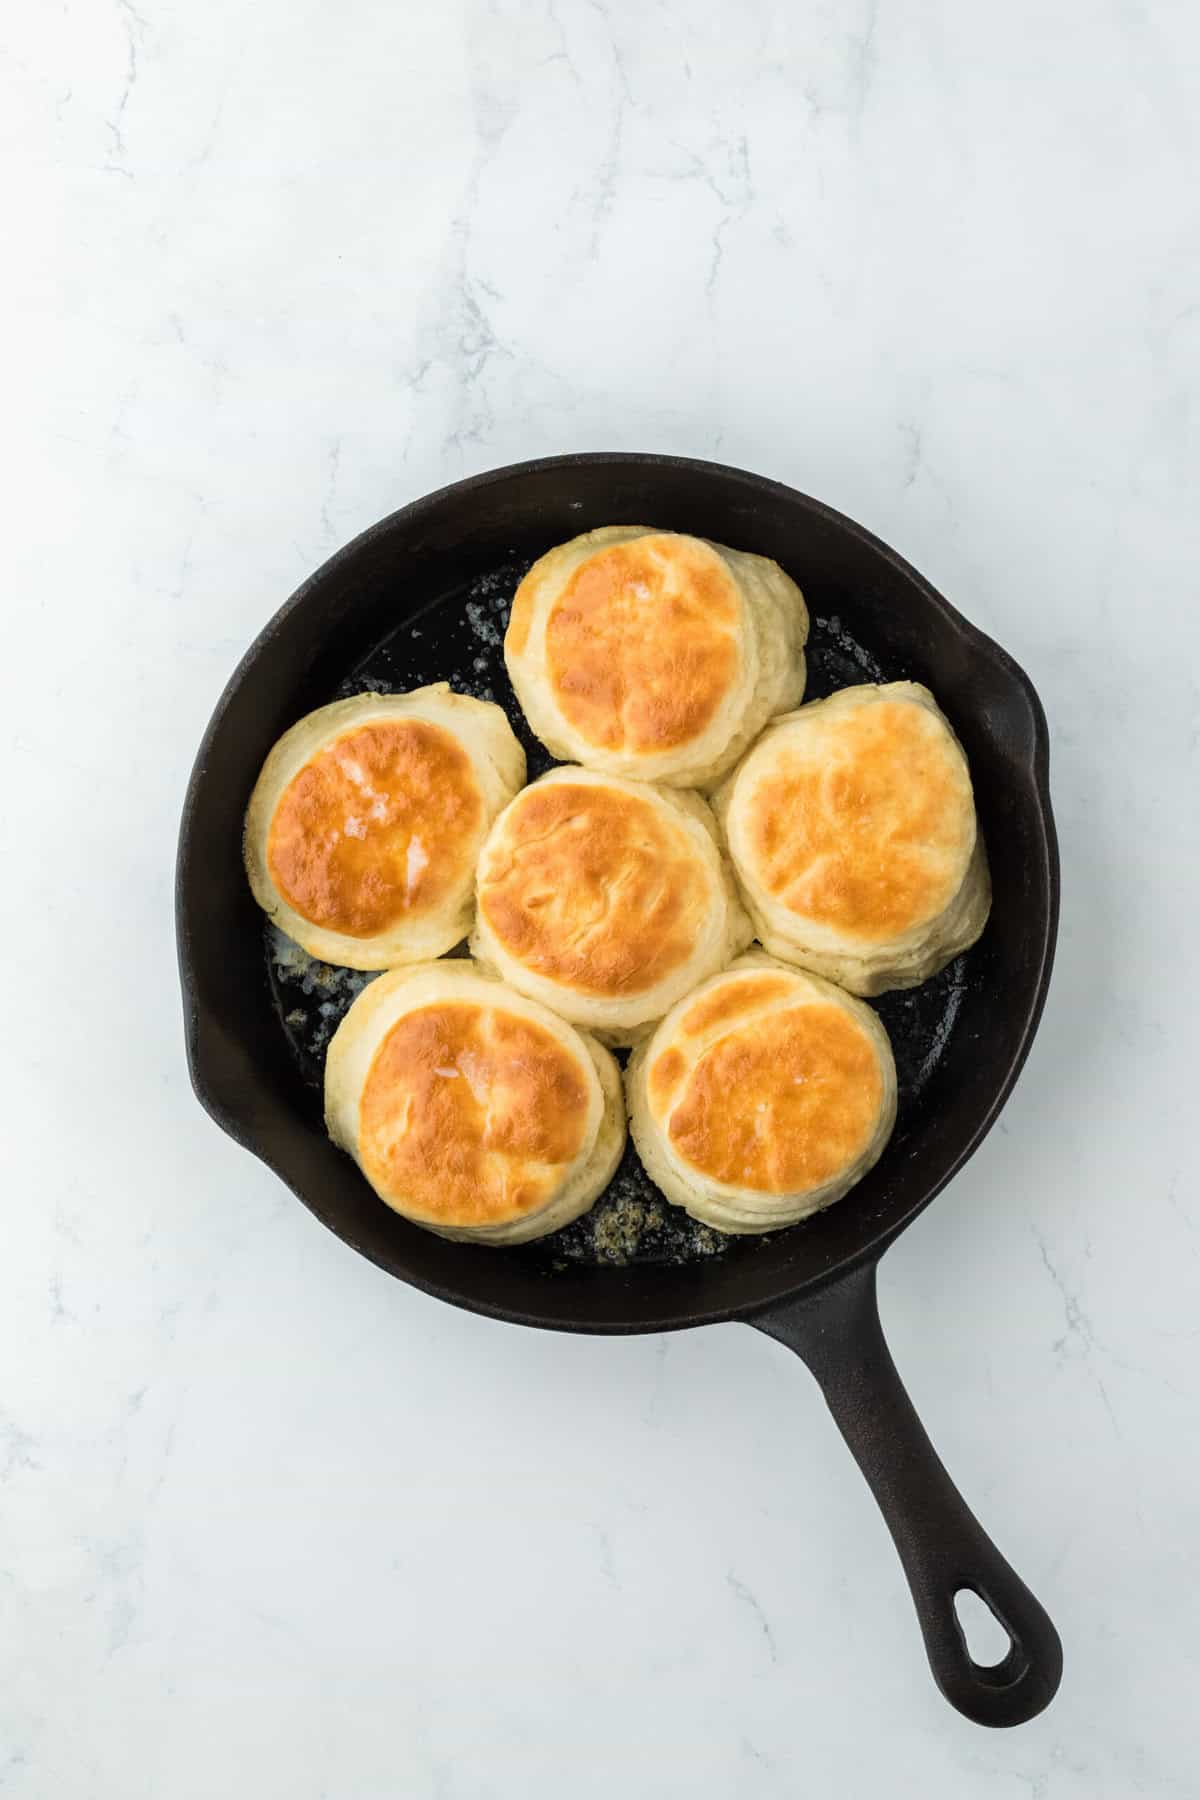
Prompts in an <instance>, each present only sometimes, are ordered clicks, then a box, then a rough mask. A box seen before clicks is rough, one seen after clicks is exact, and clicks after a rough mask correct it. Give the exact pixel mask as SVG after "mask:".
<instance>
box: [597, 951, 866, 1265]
mask: <svg viewBox="0 0 1200 1800" xmlns="http://www.w3.org/2000/svg"><path fill="white" fill-rule="evenodd" d="M626 1089H627V1096H628V1105H629V1114H630V1129H631V1131H632V1134H633V1140H634V1143H635V1144H636V1146H637V1150H638V1154H639V1155H640V1156H641V1159H642V1162H643V1163H644V1164H645V1166H646V1169H647V1172H648V1173H649V1175H650V1176H651V1179H652V1180H653V1181H655V1182H656V1183H657V1185H658V1186H659V1188H661V1190H662V1192H663V1193H664V1194H665V1195H666V1197H667V1199H668V1200H670V1201H672V1202H673V1203H674V1204H675V1205H676V1206H682V1207H683V1208H685V1210H686V1211H687V1212H689V1213H690V1214H691V1215H692V1216H693V1218H697V1219H701V1220H703V1221H704V1222H705V1223H706V1224H709V1225H715V1226H716V1227H718V1229H720V1230H722V1231H729V1232H740V1233H750V1232H762V1231H774V1230H777V1229H779V1228H780V1227H782V1226H784V1225H793V1224H795V1223H796V1222H797V1221H798V1220H800V1219H803V1218H807V1217H808V1215H809V1214H810V1213H814V1212H818V1211H819V1210H821V1208H823V1207H826V1206H831V1205H832V1204H833V1203H834V1201H836V1200H840V1199H841V1198H842V1196H843V1195H844V1194H846V1193H847V1192H848V1191H849V1190H850V1188H852V1187H853V1186H854V1184H855V1182H857V1181H859V1180H861V1178H862V1176H863V1175H865V1174H866V1172H867V1171H868V1169H870V1168H872V1167H873V1166H874V1164H875V1163H876V1162H877V1160H878V1158H879V1156H880V1154H881V1152H882V1150H883V1147H884V1145H885V1144H886V1143H887V1140H888V1138H889V1136H890V1135H891V1131H892V1127H893V1125H894V1123H895V1118H896V1070H895V1063H894V1061H893V1058H892V1051H891V1045H890V1044H889V1042H888V1037H887V1033H886V1032H885V1031H884V1029H883V1026H882V1025H881V1024H880V1022H879V1019H878V1018H877V1017H876V1015H875V1014H874V1013H873V1012H872V1011H871V1009H870V1007H869V1006H866V1005H864V1004H863V1002H862V1001H860V1000H856V999H854V998H853V996H852V995H850V994H847V993H845V992H843V990H842V989H841V988H838V987H835V986H834V985H833V984H832V983H831V982H827V981H824V980H822V979H821V978H820V977H819V976H815V975H810V974H807V973H806V972H804V971H801V970H798V969H793V968H789V967H788V966H787V965H785V964H783V963H780V962H777V961H774V960H773V959H772V958H770V957H767V956H764V955H763V954H761V952H755V953H753V954H751V955H749V956H744V957H740V958H739V959H738V960H737V961H736V962H734V963H733V964H732V965H731V966H730V967H729V968H728V969H727V970H725V972H724V973H723V974H720V975H716V976H713V977H712V978H711V979H710V980H709V981H706V982H703V983H702V984H701V985H700V986H699V987H698V988H697V989H696V990H695V991H694V992H693V993H691V994H689V995H688V996H687V998H686V999H684V1000H681V1001H680V1002H679V1003H678V1005H676V1006H675V1007H673V1008H672V1009H671V1011H670V1012H669V1013H668V1014H667V1016H666V1018H665V1019H664V1020H663V1021H662V1023H661V1024H660V1025H659V1026H658V1028H657V1030H656V1031H655V1032H654V1034H653V1036H652V1037H651V1038H649V1039H648V1040H647V1042H646V1043H645V1044H643V1045H641V1046H640V1047H639V1048H638V1049H637V1050H636V1051H635V1052H634V1054H633V1056H632V1057H631V1058H630V1061H629V1067H628V1069H627V1070H626Z"/></svg>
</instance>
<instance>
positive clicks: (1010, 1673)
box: [748, 1263, 1062, 1725]
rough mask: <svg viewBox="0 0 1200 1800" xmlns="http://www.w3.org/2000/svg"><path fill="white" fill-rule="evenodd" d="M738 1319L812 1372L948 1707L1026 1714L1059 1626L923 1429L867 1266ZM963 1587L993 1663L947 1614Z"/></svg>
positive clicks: (993, 1720) (974, 1714)
mask: <svg viewBox="0 0 1200 1800" xmlns="http://www.w3.org/2000/svg"><path fill="white" fill-rule="evenodd" d="M748 1322H749V1323H750V1324H752V1325H754V1326H755V1327H756V1328H757V1329H758V1330H759V1331H765V1332H766V1333H767V1334H768V1335H769V1336H770V1337H774V1338H778V1339H779V1341H780V1343H783V1344H786V1345H787V1346H788V1348H789V1349H791V1350H794V1351H795V1352H796V1354H797V1355H798V1356H800V1357H801V1358H802V1359H803V1360H804V1361H805V1362H806V1363H807V1364H808V1367H809V1368H810V1369H811V1371H812V1373H813V1374H814V1375H815V1376H816V1378H817V1382H818V1384H819V1386H820V1388H821V1391H822V1393H823V1394H824V1396H825V1400H826V1403H827V1405H828V1407H829V1410H830V1412H831V1413H832V1414H833V1416H834V1419H835V1421H836V1423H837V1426H838V1429H839V1430H840V1431H841V1434H842V1436H843V1437H844V1438H845V1440H846V1442H847V1444H848V1445H849V1446H850V1450H851V1452H852V1453H853V1456H854V1459H855V1461H856V1462H857V1464H858V1466H859V1468H860V1469H861V1470H862V1472H863V1474H864V1475H865V1476H866V1478H867V1483H868V1485H869V1487H870V1489H871V1492H872V1493H873V1494H874V1496H875V1499H876V1501H877V1503H878V1505H879V1510H880V1511H881V1512H882V1514H883V1516H884V1519H885V1521H886V1523H887V1527H888V1530H889V1531H890V1532H891V1534H892V1537H893V1539H894V1540H895V1544H896V1548H897V1550H898V1551H899V1552H900V1561H901V1563H902V1564H903V1565H904V1573H905V1575H906V1576H907V1577H908V1585H909V1587H910V1588H911V1589H912V1597H913V1601H914V1603H915V1605H916V1609H917V1618H918V1620H919V1621H920V1625H921V1631H922V1633H923V1635H924V1638H925V1650H926V1653H927V1655H928V1657H929V1666H930V1668H931V1669H932V1670H933V1678H934V1680H935V1681H936V1682H937V1684H938V1686H939V1688H940V1689H941V1690H942V1693H943V1694H944V1695H945V1696H946V1699H947V1700H948V1701H949V1702H950V1704H951V1706H954V1707H957V1709H958V1711H959V1712H960V1713H964V1714H965V1715H966V1717H967V1718H968V1719H973V1720H974V1721H975V1723H976V1724H978V1725H1021V1724H1024V1723H1025V1721H1026V1720H1027V1719H1032V1718H1034V1717H1035V1716H1036V1715H1037V1714H1038V1713H1040V1712H1041V1711H1042V1709H1043V1707H1046V1706H1048V1705H1049V1704H1050V1701H1051V1700H1052V1699H1053V1698H1054V1695H1055V1693H1056V1691H1057V1689H1058V1684H1059V1680H1060V1678H1061V1676H1062V1645H1061V1643H1060V1642H1059V1637H1058V1633H1057V1631H1056V1630H1055V1629H1054V1626H1053V1625H1052V1623H1051V1622H1050V1619H1049V1618H1048V1617H1047V1615H1046V1613H1045V1612H1044V1611H1043V1610H1042V1608H1041V1606H1040V1605H1039V1603H1038V1602H1037V1600H1035V1599H1034V1597H1033V1595H1032V1594H1031V1593H1030V1591H1029V1589H1028V1588H1027V1587H1026V1586H1025V1584H1024V1582H1023V1581H1022V1580H1021V1578H1020V1577H1019V1576H1018V1575H1017V1574H1016V1573H1015V1572H1014V1571H1013V1570H1012V1569H1011V1568H1010V1567H1009V1565H1008V1564H1007V1563H1006V1562H1005V1560H1004V1558H1003V1557H1002V1556H1001V1554H1000V1552H999V1551H998V1550H997V1549H996V1546H995V1545H994V1544H993V1543H992V1541H991V1539H990V1538H989V1537H988V1536H987V1534H986V1533H985V1532H984V1530H983V1527H982V1526H981V1525H980V1524H979V1521H978V1520H977V1519H976V1518H975V1516H974V1514H973V1513H972V1512H971V1511H970V1510H969V1508H968V1507H967V1505H966V1503H965V1502H964V1500H963V1498H962V1496H961V1494H960V1493H959V1492H958V1490H957V1488H956V1487H955V1486H954V1483H953V1482H952V1481H951V1479H950V1477H949V1475H947V1473H946V1471H945V1469H944V1468H943V1467H942V1464H941V1461H940V1460H939V1458H938V1454H937V1452H936V1450H935V1449H934V1447H933V1445H932V1444H931V1443H930V1441H929V1439H928V1437H927V1436H926V1435H925V1429H924V1427H923V1425H922V1424H921V1421H920V1419H919V1418H918V1417H917V1414H916V1412H915V1410H914V1408H913V1404H912V1401H911V1400H910V1399H909V1397H908V1395H907V1394H906V1393H905V1391H904V1386H903V1384H902V1382H901V1380H900V1377H899V1375H898V1374H897V1373H896V1365H895V1364H894V1363H893V1361H892V1358H891V1354H890V1352H889V1350H888V1347H887V1343H886V1342H885V1340H884V1336H883V1328H882V1326H881V1325H880V1323H879V1308H878V1305H877V1302H876V1296H875V1264H874V1263H870V1264H868V1265H867V1267H865V1268H860V1269H856V1270H855V1271H854V1272H853V1273H852V1274H850V1275H848V1276H846V1277H844V1278H843V1279H842V1280H841V1281H839V1282H835V1283H834V1284H833V1285H832V1286H831V1287H828V1288H826V1289H824V1290H823V1291H822V1292H821V1293H819V1294H818V1295H817V1296H816V1297H815V1298H813V1299H805V1300H804V1301H802V1302H800V1303H799V1304H798V1305H794V1306H791V1307H782V1308H777V1309H775V1310H773V1311H771V1312H768V1313H761V1314H759V1315H758V1316H757V1317H755V1318H752V1319H750V1320H749V1321H748ZM964 1588H968V1589H970V1590H971V1591H972V1592H973V1593H975V1594H977V1595H978V1596H979V1598H980V1599H981V1600H982V1601H983V1602H984V1603H985V1604H986V1605H987V1606H988V1608H989V1609H990V1610H991V1612H992V1613H993V1614H994V1616H995V1618H996V1619H997V1620H998V1622H999V1623H1000V1625H1001V1626H1003V1628H1004V1630H1005V1631H1007V1633H1008V1636H1009V1639H1010V1644H1009V1650H1008V1654H1007V1655H1006V1656H1005V1658H1004V1660H1003V1661H1002V1662H1000V1663H997V1664H995V1665H994V1666H993V1667H990V1668H985V1667H983V1666H982V1665H981V1664H979V1663H977V1662H975V1661H973V1660H972V1657H971V1654H970V1652H969V1650H968V1649H967V1644H966V1640H965V1638H964V1636H963V1633H962V1628H961V1626H960V1625H959V1622H958V1618H957V1616H956V1614H955V1611H954V1597H955V1595H956V1594H957V1593H959V1592H961V1590H962V1589H964Z"/></svg>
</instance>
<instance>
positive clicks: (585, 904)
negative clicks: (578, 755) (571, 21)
mask: <svg viewBox="0 0 1200 1800" xmlns="http://www.w3.org/2000/svg"><path fill="white" fill-rule="evenodd" d="M711 904H712V892H711V886H710V882H709V879H708V877H707V873H706V870H705V868H704V865H703V864H702V863H701V861H700V859H699V856H698V853H697V851H696V849H695V846H694V845H693V844H692V842H691V841H690V839H689V838H688V835H687V833H686V832H685V831H684V829H683V828H682V826H677V825H676V824H675V823H674V822H673V821H672V820H671V819H668V818H664V816H663V814H662V813H661V812H660V811H659V810H658V809H657V808H656V807H655V806H654V805H653V804H652V802H651V801H649V800H647V799H644V798H643V797H642V796H641V795H640V794H637V793H631V792H629V790H628V789H624V788H618V787H607V786H603V785H601V784H598V783H594V782H578V783H576V782H570V781H552V782H545V783H542V784H535V785H534V786H533V787H531V788H527V789H526V790H525V792H524V793H523V794H522V795H521V796H520V798H519V799H518V800H516V801H515V802H514V804H513V805H512V806H511V807H510V809H509V811H508V813H507V814H506V815H505V821H504V825H503V827H502V830H501V833H500V834H499V835H498V837H497V838H496V839H494V840H493V842H492V843H491V844H490V845H489V847H488V850H487V852H486V854H485V857H484V861H483V864H482V865H481V868H480V872H479V909H480V912H481V913H482V915H483V917H484V919H485V920H486V922H487V924H488V926H489V927H490V929H491V930H492V931H493V932H494V934H495V936H496V938H497V939H498V941H499V942H500V944H501V945H502V946H503V947H504V949H505V950H507V951H508V953H509V954H510V955H511V956H513V957H515V958H516V959H517V960H518V961H519V962H521V963H523V964H524V965H525V967H526V968H528V969H530V970H532V971H533V972H534V973H536V974H538V975H541V976H542V977H544V978H545V979H546V980H547V981H556V982H561V983H563V984H564V985H566V986H568V987H572V988H576V989H578V990H580V991H581V992H584V993H588V994H597V995H601V996H604V997H606V998H607V997H617V996H621V995H627V994H639V993H644V992H646V991H647V990H648V989H650V988H653V987H655V986H657V984H658V983H659V982H660V981H663V980H664V979H665V978H666V977H667V976H668V975H670V973H671V972H672V970H674V969H676V968H678V967H679V965H680V964H681V963H683V962H686V960H687V958H688V957H689V956H690V955H691V953H692V951H693V949H694V948H695V945H696V939H697V936H698V935H699V933H700V932H701V931H702V930H703V928H704V924H705V922H706V919H707V914H708V909H709V907H710V906H711Z"/></svg>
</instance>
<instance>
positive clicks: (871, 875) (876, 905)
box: [744, 700, 974, 941]
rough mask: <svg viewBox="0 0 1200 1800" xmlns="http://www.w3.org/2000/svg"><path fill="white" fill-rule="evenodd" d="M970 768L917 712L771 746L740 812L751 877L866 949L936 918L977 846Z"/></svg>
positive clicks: (895, 706)
mask: <svg viewBox="0 0 1200 1800" xmlns="http://www.w3.org/2000/svg"><path fill="white" fill-rule="evenodd" d="M973 820H974V805H973V801H972V797H971V782H970V777H969V775H968V773H967V768H966V763H965V761H964V759H963V757H962V756H961V754H960V753H959V752H958V751H957V749H956V747H955V745H954V743H953V741H952V740H951V739H950V738H949V735H948V733H947V730H946V728H945V726H944V725H943V724H942V723H941V721H940V720H939V719H938V718H937V717H936V716H935V715H934V714H932V713H930V712H929V711H928V710H927V709H926V708H925V707H924V706H920V705H917V704H915V703H912V702H905V701H896V700H881V701H878V702H875V703H873V704H870V705H864V706H860V707H858V708H856V709H854V710H853V711H847V712H844V713H842V714H840V715H838V716H837V717H836V719H834V718H828V717H827V718H824V719H820V720H818V719H817V718H814V719H813V721H812V727H811V729H808V730H805V731H803V732H801V731H796V732H794V733H793V734H792V735H791V736H787V737H784V738H782V739H781V740H780V741H779V742H778V743H777V744H776V745H773V746H772V747H771V749H770V752H769V757H768V763H767V772H766V773H765V774H764V775H763V776H762V777H761V778H760V779H758V780H757V781H755V783H754V785H753V787H752V789H751V791H750V793H749V796H748V799H747V804H746V811H745V826H744V829H745V841H746V844H747V846H748V849H749V854H750V859H751V865H752V871H753V874H754V876H755V877H756V879H757V880H758V881H759V882H760V883H761V884H762V886H763V887H764V888H765V889H766V891H767V893H768V894H770V895H771V896H772V898H773V899H775V900H777V901H779V902H781V903H782V904H783V905H784V906H786V907H788V908H789V909H790V910H791V911H792V912H794V913H797V914H799V915H802V916H803V917H804V918H807V919H812V920H814V921H817V922H819V923H820V924H821V925H824V926H828V927H831V928H832V929H834V930H837V931H839V932H842V933H844V934H845V935H846V936H848V937H853V938H860V939H863V940H865V941H871V940H876V939H884V938H893V937H898V936H900V935H901V934H902V933H904V932H906V931H910V930H912V929H913V928H914V927H916V926H918V925H922V924H924V923H926V922H927V921H928V920H930V919H933V918H936V917H937V915H938V914H939V913H940V912H942V911H943V910H944V909H945V907H946V906H948V905H949V903H950V901H951V900H952V899H953V897H954V895H955V893H956V892H957V891H958V888H959V886H960V884H961V882H962V878H963V876H964V874H965V872H966V866H967V861H968V858H969V856H970V852H971V849H972V847H973V844H974V827H973Z"/></svg>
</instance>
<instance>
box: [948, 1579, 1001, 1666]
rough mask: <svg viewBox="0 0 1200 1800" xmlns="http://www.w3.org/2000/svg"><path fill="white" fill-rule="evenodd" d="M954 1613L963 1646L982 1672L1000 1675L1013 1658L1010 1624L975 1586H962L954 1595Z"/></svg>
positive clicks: (972, 1661) (974, 1664)
mask: <svg viewBox="0 0 1200 1800" xmlns="http://www.w3.org/2000/svg"><path fill="white" fill-rule="evenodd" d="M954 1616H955V1618H956V1619H957V1621H958V1629H959V1631H960V1633H961V1635H962V1640H963V1649H964V1650H965V1651H966V1653H967V1655H968V1656H969V1657H970V1659H971V1664H972V1666H973V1668H974V1669H975V1670H976V1672H977V1673H978V1674H980V1675H999V1674H1001V1673H1002V1672H1003V1670H1004V1668H1005V1665H1006V1664H1007V1662H1008V1661H1009V1659H1010V1658H1011V1657H1012V1655H1013V1653H1014V1651H1015V1649H1016V1645H1015V1644H1014V1643H1013V1640H1012V1634H1011V1632H1010V1631H1009V1629H1008V1627H1007V1625H1005V1624H1004V1623H1003V1621H1002V1620H1001V1619H1000V1618H999V1617H998V1615H997V1614H996V1613H994V1612H993V1611H992V1609H991V1607H990V1606H989V1605H988V1603H987V1601H986V1600H985V1599H984V1597H983V1595H982V1594H979V1593H976V1591H975V1589H974V1588H973V1587H960V1588H959V1589H958V1591H957V1593H956V1594H955V1596H954Z"/></svg>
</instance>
